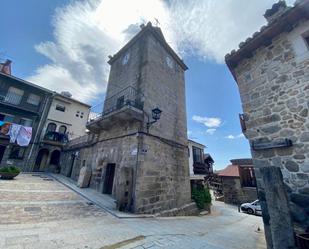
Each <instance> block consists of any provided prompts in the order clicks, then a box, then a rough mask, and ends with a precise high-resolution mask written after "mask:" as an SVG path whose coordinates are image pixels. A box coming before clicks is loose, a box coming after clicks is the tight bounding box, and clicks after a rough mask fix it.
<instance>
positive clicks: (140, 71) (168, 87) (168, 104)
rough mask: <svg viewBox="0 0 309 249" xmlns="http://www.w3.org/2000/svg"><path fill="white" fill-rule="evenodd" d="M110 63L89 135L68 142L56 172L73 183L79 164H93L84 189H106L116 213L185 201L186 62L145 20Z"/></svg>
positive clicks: (154, 209) (167, 206) (151, 209)
mask: <svg viewBox="0 0 309 249" xmlns="http://www.w3.org/2000/svg"><path fill="white" fill-rule="evenodd" d="M108 63H109V64H110V65H111V70H110V75H109V81H108V86H107V92H106V99H105V101H104V107H103V110H102V111H101V112H100V113H99V114H98V115H97V116H96V117H91V119H90V122H89V123H88V124H87V128H88V129H89V131H90V134H89V135H88V136H85V137H81V138H79V139H77V140H73V141H71V142H70V144H69V146H68V147H67V148H66V153H65V154H64V156H63V158H62V168H61V173H62V174H64V175H66V176H68V177H71V178H73V179H74V180H77V179H78V177H79V172H80V169H81V167H83V166H85V167H88V168H91V171H92V176H91V180H90V187H92V188H95V189H97V190H98V191H99V192H101V193H105V194H111V195H112V196H113V197H114V198H115V199H116V200H117V205H118V208H119V209H120V210H125V211H131V212H135V213H155V212H160V211H162V210H168V209H173V208H179V207H181V206H183V205H185V204H188V203H190V202H191V199H190V183H189V168H188V149H187V127H186V106H185V79H184V72H185V70H187V66H186V65H185V64H184V63H183V61H182V60H181V59H180V58H179V56H178V55H177V54H176V53H175V52H174V51H173V50H172V48H171V47H170V46H169V45H168V43H167V42H166V41H165V39H164V37H163V34H162V32H161V30H160V29H159V28H158V27H153V26H152V25H151V23H148V24H147V25H146V26H145V25H142V26H141V31H140V32H139V33H138V34H137V35H136V36H134V37H133V38H132V39H131V40H130V41H129V42H128V43H127V44H126V45H125V46H124V47H123V48H122V49H121V50H120V51H119V52H118V53H116V54H115V55H114V56H110V60H109V62H108ZM160 111H162V113H161V116H160V117H159V116H158V115H160ZM158 118H159V119H158ZM154 121H156V122H154Z"/></svg>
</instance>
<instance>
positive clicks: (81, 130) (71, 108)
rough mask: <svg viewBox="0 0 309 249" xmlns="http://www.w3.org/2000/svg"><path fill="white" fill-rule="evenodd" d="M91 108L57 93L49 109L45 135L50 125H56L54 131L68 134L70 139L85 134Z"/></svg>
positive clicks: (44, 130)
mask: <svg viewBox="0 0 309 249" xmlns="http://www.w3.org/2000/svg"><path fill="white" fill-rule="evenodd" d="M89 108H90V106H89V105H87V104H84V103H82V102H79V101H77V100H75V99H72V98H70V97H67V96H64V95H62V94H56V95H55V96H54V98H53V101H52V104H51V106H50V109H49V113H48V116H47V119H46V123H45V126H44V129H43V135H44V134H45V133H46V131H47V129H48V127H49V125H50V126H54V127H55V129H54V130H53V131H55V132H59V133H65V134H67V135H68V139H69V140H72V139H74V138H77V137H80V136H83V135H85V134H86V123H87V120H88V116H89ZM53 124H54V125H53Z"/></svg>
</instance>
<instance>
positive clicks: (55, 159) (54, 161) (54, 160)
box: [49, 150, 60, 166]
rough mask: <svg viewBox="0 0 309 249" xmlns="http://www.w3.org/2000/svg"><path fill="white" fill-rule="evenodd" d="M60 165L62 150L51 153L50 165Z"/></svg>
mask: <svg viewBox="0 0 309 249" xmlns="http://www.w3.org/2000/svg"><path fill="white" fill-rule="evenodd" d="M59 163H60V150H54V151H53V152H52V153H51V156H50V161H49V164H50V165H56V166H59Z"/></svg>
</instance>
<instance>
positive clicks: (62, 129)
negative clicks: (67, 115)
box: [59, 125, 67, 134]
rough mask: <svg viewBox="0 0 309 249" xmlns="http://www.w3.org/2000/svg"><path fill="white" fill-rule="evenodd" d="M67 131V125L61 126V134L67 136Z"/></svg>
mask: <svg viewBox="0 0 309 249" xmlns="http://www.w3.org/2000/svg"><path fill="white" fill-rule="evenodd" d="M66 131H67V127H66V126H65V125H61V126H60V127H59V133H61V134H65V133H66Z"/></svg>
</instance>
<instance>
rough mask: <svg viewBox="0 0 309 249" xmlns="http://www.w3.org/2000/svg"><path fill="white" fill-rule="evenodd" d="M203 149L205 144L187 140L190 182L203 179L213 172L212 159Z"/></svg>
mask: <svg viewBox="0 0 309 249" xmlns="http://www.w3.org/2000/svg"><path fill="white" fill-rule="evenodd" d="M204 149H205V145H203V144H200V143H197V142H195V141H193V140H190V139H189V140H188V150H189V151H188V153H189V172H190V181H191V184H192V182H194V181H204V180H205V176H207V175H208V174H211V173H212V172H213V163H214V160H213V159H212V157H211V156H210V155H209V154H204Z"/></svg>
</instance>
